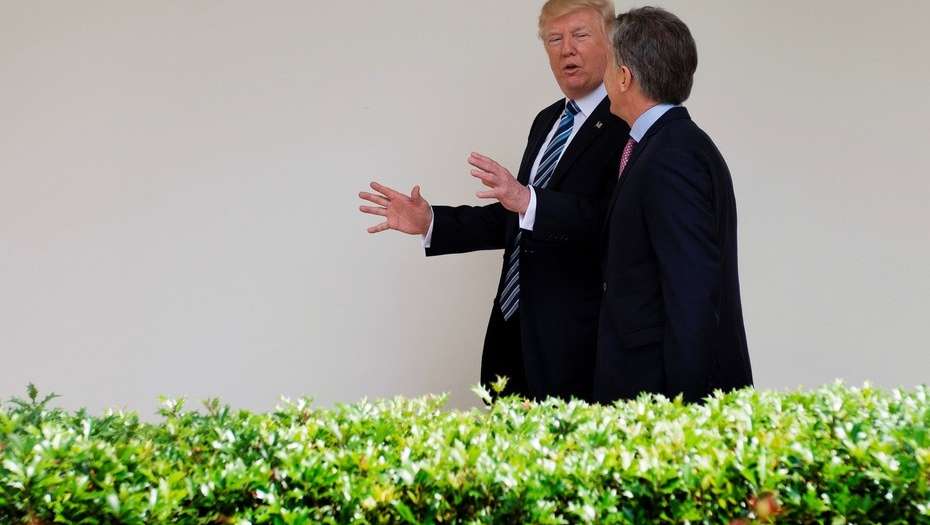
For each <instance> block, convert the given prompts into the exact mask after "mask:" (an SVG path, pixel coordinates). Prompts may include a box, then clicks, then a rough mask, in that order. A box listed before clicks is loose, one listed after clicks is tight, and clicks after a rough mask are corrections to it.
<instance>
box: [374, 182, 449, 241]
mask: <svg viewBox="0 0 930 525" xmlns="http://www.w3.org/2000/svg"><path fill="white" fill-rule="evenodd" d="M371 189H372V190H374V191H376V192H377V193H368V192H366V191H363V192H360V193H359V194H358V196H359V197H360V198H361V199H364V200H366V201H368V202H371V203H373V204H376V205H377V206H359V208H358V209H359V210H360V211H361V212H362V213H367V214H370V215H378V216H380V217H384V218H385V220H384V222H382V223H380V224H377V225H375V226H372V227H370V228H368V233H380V232H383V231H385V230H397V231H400V232H404V233H409V234H411V235H417V234H420V235H422V234H425V233H426V232H427V230H428V229H429V223H430V219H431V217H432V210H430V206H429V203H428V202H426V199H424V198H423V197H422V196H421V195H420V187H419V186H414V187H413V190H411V191H410V196H407V195H405V194H403V193H401V192H399V191H396V190H393V189H391V188H388V187H387V186H383V185H381V184H378V183H377V182H372V183H371Z"/></svg>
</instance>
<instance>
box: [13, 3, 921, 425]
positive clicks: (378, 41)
mask: <svg viewBox="0 0 930 525" xmlns="http://www.w3.org/2000/svg"><path fill="white" fill-rule="evenodd" d="M539 5H540V2H539V1H537V0H521V1H511V0H508V1H506V2H501V1H499V0H472V1H469V2H446V1H437V0H398V1H391V2H388V1H373V2H320V1H314V0H310V1H292V2H285V1H275V2H245V1H223V2H220V1H198V2H187V1H183V2H182V1H157V2H156V1H134V2H123V1H87V2H63V1H59V2H44V1H43V2H39V1H25V0H23V1H20V0H0V119H2V120H0V122H2V124H0V352H2V359H0V396H2V397H3V398H7V397H9V396H10V395H15V394H18V393H20V392H22V391H23V387H24V386H25V384H26V383H27V382H28V381H34V382H36V383H37V384H38V385H39V387H40V388H42V389H44V390H55V391H57V392H59V393H61V394H64V395H65V398H64V400H63V401H62V402H61V405H63V406H67V407H76V406H81V405H86V406H88V407H90V408H92V409H95V410H97V409H101V408H103V407H110V406H127V407H129V408H134V409H137V410H140V411H141V412H142V413H143V414H151V413H152V411H153V410H154V409H155V406H156V399H157V396H158V395H159V394H167V395H172V396H174V395H187V396H190V397H191V398H193V399H194V400H197V399H201V398H204V397H206V396H212V395H218V396H222V397H223V398H224V399H225V400H227V401H229V402H231V403H232V404H234V405H236V406H240V407H246V408H254V409H266V408H269V407H271V406H273V404H274V403H275V402H276V400H277V397H278V395H279V394H285V395H289V396H292V397H294V396H299V395H302V394H307V395H311V396H314V397H315V398H316V399H317V400H318V401H319V402H320V403H323V404H329V403H332V402H340V401H354V400H357V399H359V398H361V397H363V396H369V397H383V396H391V395H394V394H404V395H418V394H423V393H427V392H442V391H448V392H450V393H451V398H452V404H453V406H469V405H471V404H472V403H473V396H472V394H471V393H470V392H469V391H468V387H469V385H471V384H473V383H474V382H475V381H476V378H477V373H478V362H479V356H480V348H481V342H482V339H483V336H484V327H485V322H486V318H487V314H488V311H489V309H490V305H491V299H492V295H493V289H494V286H495V283H496V280H497V272H498V271H499V265H500V254H499V253H481V254H472V255H466V256H458V257H445V258H437V259H431V260H427V259H426V258H424V257H423V256H422V252H421V250H420V249H419V240H418V239H415V238H410V237H403V236H401V235H399V234H394V233H393V232H391V233H386V234H382V235H381V236H378V237H370V236H368V234H366V233H365V232H364V228H365V226H367V225H369V224H371V223H372V222H371V221H370V220H369V218H367V217H364V216H362V215H361V214H359V213H358V212H357V211H356V206H357V204H358V202H357V198H356V197H355V194H356V192H357V191H359V190H361V189H363V188H364V186H365V184H366V183H367V181H369V180H370V179H373V178H376V179H379V180H381V181H383V182H385V183H388V184H391V185H396V186H399V187H402V188H404V189H407V190H409V188H410V186H412V185H413V184H415V183H420V184H422V186H423V193H424V196H425V197H427V198H428V199H430V200H431V201H432V202H435V203H460V202H466V203H468V202H475V199H474V198H473V193H474V191H475V190H476V189H477V187H476V184H475V183H474V182H473V180H472V179H471V177H469V176H468V174H467V169H466V164H465V157H466V155H467V153H468V152H469V151H471V150H472V149H476V150H479V151H482V152H485V153H488V154H490V155H492V156H495V157H496V158H498V159H499V160H501V161H502V162H503V163H505V164H506V165H508V166H509V167H511V169H514V170H515V169H516V167H517V162H518V161H519V158H520V155H521V152H522V149H523V147H524V142H525V138H526V133H527V131H528V127H529V123H530V121H531V119H532V118H533V116H534V115H535V113H536V111H538V110H539V109H540V108H541V107H543V106H544V105H547V104H548V103H550V102H552V101H554V100H555V99H556V98H557V97H558V96H559V93H558V91H557V88H556V86H555V83H554V82H553V81H552V78H551V75H550V73H549V71H548V67H547V65H546V61H545V57H544V54H543V51H542V48H541V46H540V45H539V43H538V41H537V40H536V39H535V17H536V13H537V10H538V7H539ZM661 5H664V6H666V7H669V8H671V9H673V10H674V11H676V12H678V13H679V14H680V15H681V16H682V17H683V18H684V19H685V20H686V21H687V22H688V23H689V24H690V25H691V27H692V30H693V32H694V34H695V37H696V39H697V42H698V46H699V52H700V57H701V63H700V66H699V71H698V76H697V79H696V87H695V90H694V93H693V97H692V100H691V101H690V102H689V103H688V106H689V108H690V109H691V111H692V115H693V116H694V117H695V119H696V120H697V121H698V122H699V123H700V124H701V125H702V126H703V127H704V128H705V129H706V130H707V131H708V132H709V133H710V134H711V135H712V136H713V137H714V138H715V140H716V141H717V144H718V145H719V147H720V148H721V150H722V151H723V153H724V155H725V156H726V158H727V159H728V161H729V163H730V167H731V170H732V172H733V176H734V181H735V186H736V192H737V200H738V204H739V213H740V229H739V233H740V243H741V245H740V258H741V260H740V268H741V277H742V283H743V296H744V308H745V315H746V319H747V329H748V333H749V339H750V351H751V354H752V359H753V364H754V368H755V374H756V378H757V384H758V386H760V387H763V388H784V387H793V386H797V385H804V386H815V385H819V384H822V383H824V382H828V381H831V380H833V379H834V378H837V377H841V378H845V379H847V380H848V381H850V382H854V383H858V382H861V381H863V380H865V379H867V378H871V379H872V380H874V381H875V382H876V383H878V384H880V385H884V386H890V385H913V384H916V383H925V382H928V374H927V370H930V352H928V350H930V347H928V344H927V342H926V339H927V337H926V327H927V326H928V321H927V317H928V313H930V299H928V297H930V277H928V272H930V270H928V268H930V234H928V229H930V228H928V225H930V211H928V205H930V153H928V149H930V148H928V145H927V144H928V139H930V132H928V129H930V128H928V126H930V124H928V123H930V106H928V102H927V89H928V87H930V68H927V67H926V60H927V56H930V38H928V37H927V36H926V34H927V33H926V28H925V25H926V21H927V20H930V2H925V1H922V0H920V1H918V0H913V1H906V0H898V1H893V2H882V3H875V2H851V1H841V0H831V1H820V2H800V1H790V2H768V1H758V0H757V1H741V2H735V1H704V2H694V1H688V0H678V1H666V2H662V3H661ZM618 7H619V8H627V7H629V5H628V4H623V3H621V4H619V5H618Z"/></svg>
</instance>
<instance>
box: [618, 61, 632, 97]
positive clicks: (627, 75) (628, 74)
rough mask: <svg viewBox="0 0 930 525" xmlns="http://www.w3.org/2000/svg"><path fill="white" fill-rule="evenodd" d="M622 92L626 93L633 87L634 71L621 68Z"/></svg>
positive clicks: (624, 67)
mask: <svg viewBox="0 0 930 525" xmlns="http://www.w3.org/2000/svg"><path fill="white" fill-rule="evenodd" d="M619 76H620V90H621V91H623V92H624V93H626V92H627V91H629V90H630V89H631V88H632V87H633V70H631V69H630V68H628V67H626V66H620V75H619Z"/></svg>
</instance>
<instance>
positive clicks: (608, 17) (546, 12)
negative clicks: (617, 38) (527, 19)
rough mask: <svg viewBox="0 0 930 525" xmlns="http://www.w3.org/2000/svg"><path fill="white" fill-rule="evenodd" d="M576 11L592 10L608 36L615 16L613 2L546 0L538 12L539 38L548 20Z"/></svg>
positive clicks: (600, 0)
mask: <svg viewBox="0 0 930 525" xmlns="http://www.w3.org/2000/svg"><path fill="white" fill-rule="evenodd" d="M578 9H593V10H594V11H596V12H597V13H598V14H599V15H600V16H601V19H602V20H603V21H604V31H605V34H607V35H609V34H610V30H611V28H612V27H613V25H614V21H615V19H616V16H617V11H616V9H615V8H614V2H613V0H547V1H546V3H545V4H543V6H542V10H541V11H540V12H539V37H540V38H542V36H543V34H542V31H543V27H544V26H545V25H546V23H547V22H549V20H552V19H553V18H558V17H560V16H562V15H567V14H568V13H571V12H572V11H577V10H578Z"/></svg>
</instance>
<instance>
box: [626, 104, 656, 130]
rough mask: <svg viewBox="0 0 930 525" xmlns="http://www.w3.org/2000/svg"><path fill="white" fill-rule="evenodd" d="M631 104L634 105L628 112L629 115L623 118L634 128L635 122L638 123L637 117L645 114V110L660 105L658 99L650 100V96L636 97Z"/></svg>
mask: <svg viewBox="0 0 930 525" xmlns="http://www.w3.org/2000/svg"><path fill="white" fill-rule="evenodd" d="M630 105H631V106H632V107H631V108H630V110H629V112H628V113H627V115H628V116H627V117H626V118H624V119H623V120H625V121H626V123H627V125H628V126H630V127H631V128H632V127H633V124H635V123H636V119H638V118H639V117H641V116H643V113H645V112H647V111H649V110H650V109H652V108H654V107H656V106H658V105H659V103H658V102H656V101H654V100H650V99H648V98H645V97H642V98H638V99H636V100H633V102H632V104H630Z"/></svg>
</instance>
